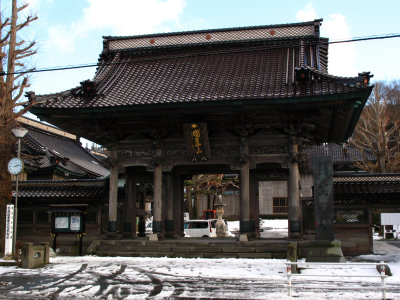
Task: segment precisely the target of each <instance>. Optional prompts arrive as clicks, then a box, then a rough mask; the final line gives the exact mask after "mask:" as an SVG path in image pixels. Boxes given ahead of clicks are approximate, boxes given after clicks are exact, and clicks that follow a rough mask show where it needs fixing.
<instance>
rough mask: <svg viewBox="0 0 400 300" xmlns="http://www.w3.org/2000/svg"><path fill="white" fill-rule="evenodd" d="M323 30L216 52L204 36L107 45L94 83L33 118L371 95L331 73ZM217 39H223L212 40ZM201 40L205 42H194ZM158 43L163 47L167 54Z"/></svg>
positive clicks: (273, 29)
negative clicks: (72, 111) (51, 113)
mask: <svg viewBox="0 0 400 300" xmlns="http://www.w3.org/2000/svg"><path fill="white" fill-rule="evenodd" d="M319 22H320V20H317V21H316V22H308V23H299V24H289V25H290V26H288V25H281V27H279V25H274V26H266V27H262V28H260V27H251V28H241V29H232V30H222V31H218V30H216V31H211V33H209V34H210V35H211V39H210V40H209V41H212V44H210V45H208V43H209V41H208V40H207V39H206V36H207V34H206V32H205V31H201V32H195V33H193V32H192V33H180V34H164V35H152V36H143V37H124V38H106V39H105V47H104V48H105V49H104V52H103V54H102V56H101V59H100V67H99V68H98V70H97V72H96V75H95V78H94V80H93V81H92V82H86V83H85V84H83V86H81V87H77V88H75V89H72V90H68V91H65V92H61V93H57V94H50V95H42V96H36V100H37V101H39V102H41V103H40V104H38V105H35V106H34V107H33V108H32V111H33V112H35V111H42V112H43V109H44V108H45V109H68V108H82V109H84V108H107V107H120V108H124V107H131V108H132V107H135V106H138V105H153V104H171V103H178V104H185V103H213V102H220V101H233V100H238V99H240V100H244V101H247V100H252V99H261V100H265V101H268V100H272V99H285V98H286V99H287V98H299V97H309V96H321V95H335V94H339V93H350V92H355V91H360V90H362V89H369V86H368V83H366V84H365V83H364V82H363V79H364V78H365V76H364V75H360V77H354V78H340V77H335V76H330V75H328V74H327V73H326V71H327V44H326V42H327V40H326V39H321V38H320V37H319ZM260 30H261V31H263V32H264V33H265V36H264V37H263V36H262V34H261V35H260ZM304 30H306V31H307V34H305V32H303V31H304ZM281 31H282V32H281ZM217 33H218V34H219V36H220V38H219V39H216V40H213V39H212V37H213V36H216V35H217ZM271 33H273V34H271ZM278 33H279V34H278ZM233 35H234V37H232V36H233ZM223 36H230V37H228V38H223ZM197 38H199V39H201V38H204V41H202V42H196V41H197V40H196V39H197ZM182 39H183V40H182ZM191 39H193V41H191ZM152 40H154V41H155V42H154V47H155V48H154V50H152V49H153V45H152V44H151V41H152ZM158 40H162V41H163V43H164V44H163V45H162V47H161V46H159V44H157V41H158ZM169 40H173V41H174V42H171V43H169V42H168V41H169ZM186 40H188V41H189V42H185V41H186ZM140 41H141V42H140ZM143 41H147V42H148V44H146V43H147V42H143ZM227 42H230V43H229V46H227V45H226V43H227ZM233 42H235V43H236V44H234V43H233ZM239 42H240V43H239ZM118 43H119V44H118ZM138 43H139V44H138ZM143 43H144V44H143ZM116 44H118V45H119V46H115V45H116ZM142 44H143V45H144V46H143V45H142ZM145 44H146V45H147V46H146V45H145ZM112 45H114V46H112ZM182 45H190V47H189V46H185V47H183V46H182ZM205 45H207V47H206V46H205ZM211 45H212V47H211ZM178 46H179V47H180V48H179V47H178ZM157 47H161V48H157ZM177 47H178V48H177ZM210 47H211V48H210ZM143 49H144V50H143ZM299 73H304V74H306V75H307V80H306V81H304V82H302V83H300V82H299V80H298V78H297V75H298V74H299ZM89 83H90V85H89ZM266 103H268V102H266Z"/></svg>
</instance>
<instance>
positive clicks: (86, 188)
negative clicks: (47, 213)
mask: <svg viewBox="0 0 400 300" xmlns="http://www.w3.org/2000/svg"><path fill="white" fill-rule="evenodd" d="M106 189H107V180H104V179H101V180H89V179H87V180H60V181H57V180H30V181H20V182H19V189H18V197H20V198H60V199H73V198H81V199H99V198H100V197H102V196H104V195H105V192H106ZM13 197H15V189H13Z"/></svg>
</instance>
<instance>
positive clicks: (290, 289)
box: [286, 261, 292, 297]
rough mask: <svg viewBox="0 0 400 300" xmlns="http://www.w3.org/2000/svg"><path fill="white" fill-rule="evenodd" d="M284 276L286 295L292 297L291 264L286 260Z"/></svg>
mask: <svg viewBox="0 0 400 300" xmlns="http://www.w3.org/2000/svg"><path fill="white" fill-rule="evenodd" d="M286 276H287V285H288V296H289V297H292V265H291V264H290V262H289V261H288V264H287V266H286Z"/></svg>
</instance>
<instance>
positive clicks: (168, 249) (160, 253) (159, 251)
mask: <svg viewBox="0 0 400 300" xmlns="http://www.w3.org/2000/svg"><path fill="white" fill-rule="evenodd" d="M289 243H290V242H289V241H287V240H261V239H260V240H251V241H245V242H242V241H237V240H235V239H193V238H182V239H174V240H171V239H169V240H159V241H149V240H148V239H146V238H143V239H140V238H138V239H129V240H128V239H126V240H121V239H120V240H107V239H104V240H97V241H93V243H92V244H91V246H90V247H89V249H88V251H87V252H88V254H93V255H99V256H129V257H184V258H194V257H200V258H286V255H287V249H288V245H289Z"/></svg>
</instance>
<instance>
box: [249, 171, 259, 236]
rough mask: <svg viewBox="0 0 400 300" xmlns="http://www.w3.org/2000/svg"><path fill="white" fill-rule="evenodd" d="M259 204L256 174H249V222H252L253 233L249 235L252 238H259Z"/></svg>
mask: <svg viewBox="0 0 400 300" xmlns="http://www.w3.org/2000/svg"><path fill="white" fill-rule="evenodd" d="M259 219H260V204H259V198H258V180H257V179H256V174H255V173H254V171H253V172H250V220H251V222H252V223H253V222H254V231H253V232H252V233H251V235H252V236H254V237H259V236H260V222H259Z"/></svg>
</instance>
